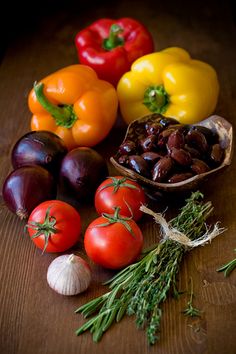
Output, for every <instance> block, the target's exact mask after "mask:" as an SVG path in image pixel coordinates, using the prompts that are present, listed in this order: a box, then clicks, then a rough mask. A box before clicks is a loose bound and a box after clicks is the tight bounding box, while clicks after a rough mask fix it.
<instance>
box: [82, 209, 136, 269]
mask: <svg viewBox="0 0 236 354" xmlns="http://www.w3.org/2000/svg"><path fill="white" fill-rule="evenodd" d="M117 210H119V208H117V209H116V211H115V214H113V215H110V216H109V215H108V214H105V216H101V217H99V218H97V219H95V220H94V221H93V222H92V223H91V224H90V225H89V226H88V228H87V230H86V232H85V236H84V246H85V250H86V253H87V255H88V256H89V258H90V259H92V260H93V261H94V262H95V263H97V264H100V265H101V266H103V267H105V268H110V269H119V268H122V267H125V266H127V265H129V264H131V263H133V262H134V261H135V260H136V259H137V257H138V255H139V254H140V252H141V249H142V246H143V235H142V232H141V230H140V228H139V227H138V225H137V224H136V222H135V221H134V220H133V219H131V218H129V219H128V218H125V217H123V216H118V217H117Z"/></svg>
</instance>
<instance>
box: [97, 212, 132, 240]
mask: <svg viewBox="0 0 236 354" xmlns="http://www.w3.org/2000/svg"><path fill="white" fill-rule="evenodd" d="M119 213H120V207H114V214H107V213H103V214H102V217H103V218H104V219H106V220H107V222H106V223H102V224H99V225H96V227H105V226H109V225H111V224H115V223H121V224H122V225H123V226H124V227H125V228H126V229H127V230H128V231H129V232H130V233H131V235H132V236H134V237H135V234H134V232H133V230H132V227H131V226H130V225H129V223H128V222H127V221H129V220H131V219H132V216H131V217H125V216H121V215H120V214H119Z"/></svg>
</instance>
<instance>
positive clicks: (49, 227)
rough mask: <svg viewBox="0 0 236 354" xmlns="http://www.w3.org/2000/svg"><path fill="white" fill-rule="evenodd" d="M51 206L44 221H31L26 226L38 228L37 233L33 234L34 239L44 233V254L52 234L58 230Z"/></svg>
mask: <svg viewBox="0 0 236 354" xmlns="http://www.w3.org/2000/svg"><path fill="white" fill-rule="evenodd" d="M50 209H51V208H50V207H49V208H48V209H47V210H46V213H45V218H44V221H43V222H42V223H40V222H36V221H29V222H28V224H27V225H25V227H26V228H29V229H33V230H36V232H35V234H34V235H33V236H31V238H32V239H34V238H37V237H39V236H41V235H44V247H43V252H42V254H43V253H44V252H45V251H46V249H47V246H48V242H49V238H50V237H51V235H53V234H56V233H57V232H58V230H57V229H56V228H55V225H56V222H57V220H56V218H55V217H54V216H51V215H50Z"/></svg>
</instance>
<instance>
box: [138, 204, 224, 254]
mask: <svg viewBox="0 0 236 354" xmlns="http://www.w3.org/2000/svg"><path fill="white" fill-rule="evenodd" d="M140 210H141V211H142V212H144V213H146V214H148V215H151V216H153V218H154V220H155V222H156V223H157V224H159V225H160V227H161V232H162V241H161V242H165V241H166V240H172V241H175V242H178V243H180V244H181V245H183V246H184V247H185V248H187V249H192V248H195V247H198V246H204V245H206V244H207V243H209V242H211V241H212V240H213V239H214V238H215V237H216V236H218V235H220V234H221V233H222V232H224V231H225V229H224V228H220V227H219V223H216V224H215V225H214V227H213V229H212V230H211V231H210V230H209V229H206V232H205V233H204V234H203V235H202V236H201V237H199V238H197V239H196V240H191V239H190V238H189V237H188V236H187V235H185V234H184V233H183V232H180V231H179V230H177V229H176V228H174V227H171V226H170V224H168V222H167V221H166V219H165V218H164V217H163V215H162V214H160V213H155V212H154V211H152V210H151V209H149V208H147V207H146V206H145V205H142V206H141V207H140Z"/></svg>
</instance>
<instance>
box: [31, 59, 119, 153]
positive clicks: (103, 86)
mask: <svg viewBox="0 0 236 354" xmlns="http://www.w3.org/2000/svg"><path fill="white" fill-rule="evenodd" d="M28 105H29V109H30V111H31V112H32V113H33V116H32V119H31V129H32V130H49V131H52V132H54V133H55V134H57V135H58V136H60V137H61V138H62V139H63V140H64V142H65V144H66V146H67V147H68V149H69V150H71V149H73V148H75V147H77V146H88V147H91V146H94V145H96V144H98V143H99V142H101V141H102V140H103V139H104V138H105V137H106V136H107V135H108V133H109V131H110V130H111V128H112V126H113V124H114V122H115V119H116V114H117V107H118V98H117V94H116V91H115V88H114V87H113V86H112V85H111V84H110V83H108V82H106V81H103V80H99V79H98V77H97V74H96V73H95V71H94V70H93V69H92V68H90V67H88V66H85V65H79V64H77V65H71V66H68V67H66V68H63V69H61V70H58V71H56V72H55V73H53V74H51V75H49V76H47V77H46V78H44V79H42V80H41V81H40V82H39V83H38V84H36V85H35V86H34V88H33V89H32V90H31V92H30V94H29V97H28Z"/></svg>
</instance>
